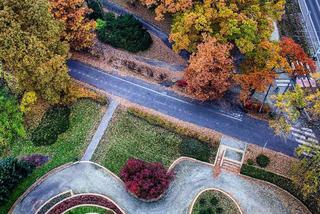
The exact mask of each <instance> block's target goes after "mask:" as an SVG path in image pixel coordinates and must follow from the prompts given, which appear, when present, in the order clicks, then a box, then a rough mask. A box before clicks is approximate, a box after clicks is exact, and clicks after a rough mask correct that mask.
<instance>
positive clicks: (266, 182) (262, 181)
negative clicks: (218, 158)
mask: <svg viewBox="0 0 320 214" xmlns="http://www.w3.org/2000/svg"><path fill="white" fill-rule="evenodd" d="M239 175H240V176H241V177H244V178H247V179H251V180H255V181H258V182H260V183H264V184H268V185H271V186H273V187H275V188H276V189H278V190H281V191H283V192H285V193H286V194H288V195H290V196H291V197H293V198H294V199H296V200H297V201H298V202H299V203H300V204H301V205H302V206H303V207H304V208H305V209H306V210H308V211H309V213H310V214H312V212H311V211H310V210H309V208H308V207H307V206H306V205H305V204H304V203H303V202H302V201H301V200H300V199H299V198H297V197H296V196H294V195H292V194H291V193H290V192H288V191H287V190H285V189H282V188H281V187H279V186H277V185H276V184H273V183H271V182H269V181H265V180H261V179H258V178H254V177H250V176H248V175H243V174H239Z"/></svg>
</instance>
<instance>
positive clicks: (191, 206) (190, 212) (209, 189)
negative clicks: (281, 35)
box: [188, 188, 243, 214]
mask: <svg viewBox="0 0 320 214" xmlns="http://www.w3.org/2000/svg"><path fill="white" fill-rule="evenodd" d="M206 191H218V192H221V193H223V194H224V195H226V196H227V197H228V198H230V199H231V201H232V202H233V203H235V205H236V206H237V208H238V211H239V212H240V214H243V212H242V210H241V207H240V205H239V204H238V202H237V201H236V200H235V199H234V198H233V197H232V196H231V195H230V194H229V193H227V192H225V191H223V190H221V189H217V188H207V189H204V190H202V191H201V192H199V193H198V194H197V195H196V197H194V199H193V201H192V203H191V205H190V208H189V212H188V214H192V210H193V207H194V205H195V203H196V201H197V199H198V198H199V196H200V195H201V194H202V193H204V192H206Z"/></svg>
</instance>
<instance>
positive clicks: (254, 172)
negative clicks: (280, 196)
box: [241, 164, 320, 213]
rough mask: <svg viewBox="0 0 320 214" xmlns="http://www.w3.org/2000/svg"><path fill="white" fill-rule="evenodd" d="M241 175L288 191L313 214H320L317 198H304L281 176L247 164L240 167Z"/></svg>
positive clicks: (289, 181) (290, 181)
mask: <svg viewBox="0 0 320 214" xmlns="http://www.w3.org/2000/svg"><path fill="white" fill-rule="evenodd" d="M241 174H243V175H247V176H250V177H253V178H257V179H260V180H264V181H268V182H270V183H273V184H275V185H277V186H278V187H280V188H282V189H284V190H286V191H288V192H289V193H291V194H292V195H293V196H295V197H297V198H298V199H299V200H300V201H302V202H303V203H304V204H305V205H306V206H307V207H308V208H309V209H310V211H312V212H313V213H320V206H319V204H318V202H317V198H315V197H309V198H304V197H303V195H302V193H301V191H300V190H299V189H298V188H297V187H296V186H295V185H294V183H293V182H292V180H290V179H289V178H285V177H283V176H280V175H277V174H274V173H272V172H268V171H265V170H264V169H261V168H257V167H254V166H249V165H247V164H243V165H242V167H241Z"/></svg>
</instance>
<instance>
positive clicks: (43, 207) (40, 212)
mask: <svg viewBox="0 0 320 214" xmlns="http://www.w3.org/2000/svg"><path fill="white" fill-rule="evenodd" d="M72 195H73V192H72V191H71V190H68V191H65V192H62V193H59V194H58V195H55V196H53V197H52V198H50V199H49V200H47V201H46V202H45V203H44V204H42V205H41V207H39V209H38V210H37V211H36V214H46V213H47V212H48V211H49V210H50V209H51V208H52V207H54V206H55V205H56V204H57V203H59V202H61V201H63V200H65V199H66V198H70V197H72ZM60 197H62V198H61V199H60V200H58V199H59V198H60ZM50 203H53V204H50Z"/></svg>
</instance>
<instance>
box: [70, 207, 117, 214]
mask: <svg viewBox="0 0 320 214" xmlns="http://www.w3.org/2000/svg"><path fill="white" fill-rule="evenodd" d="M87 213H99V214H113V213H114V212H112V211H110V210H106V209H104V208H101V207H96V206H81V207H76V208H74V209H72V210H70V211H68V212H66V214H87Z"/></svg>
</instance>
